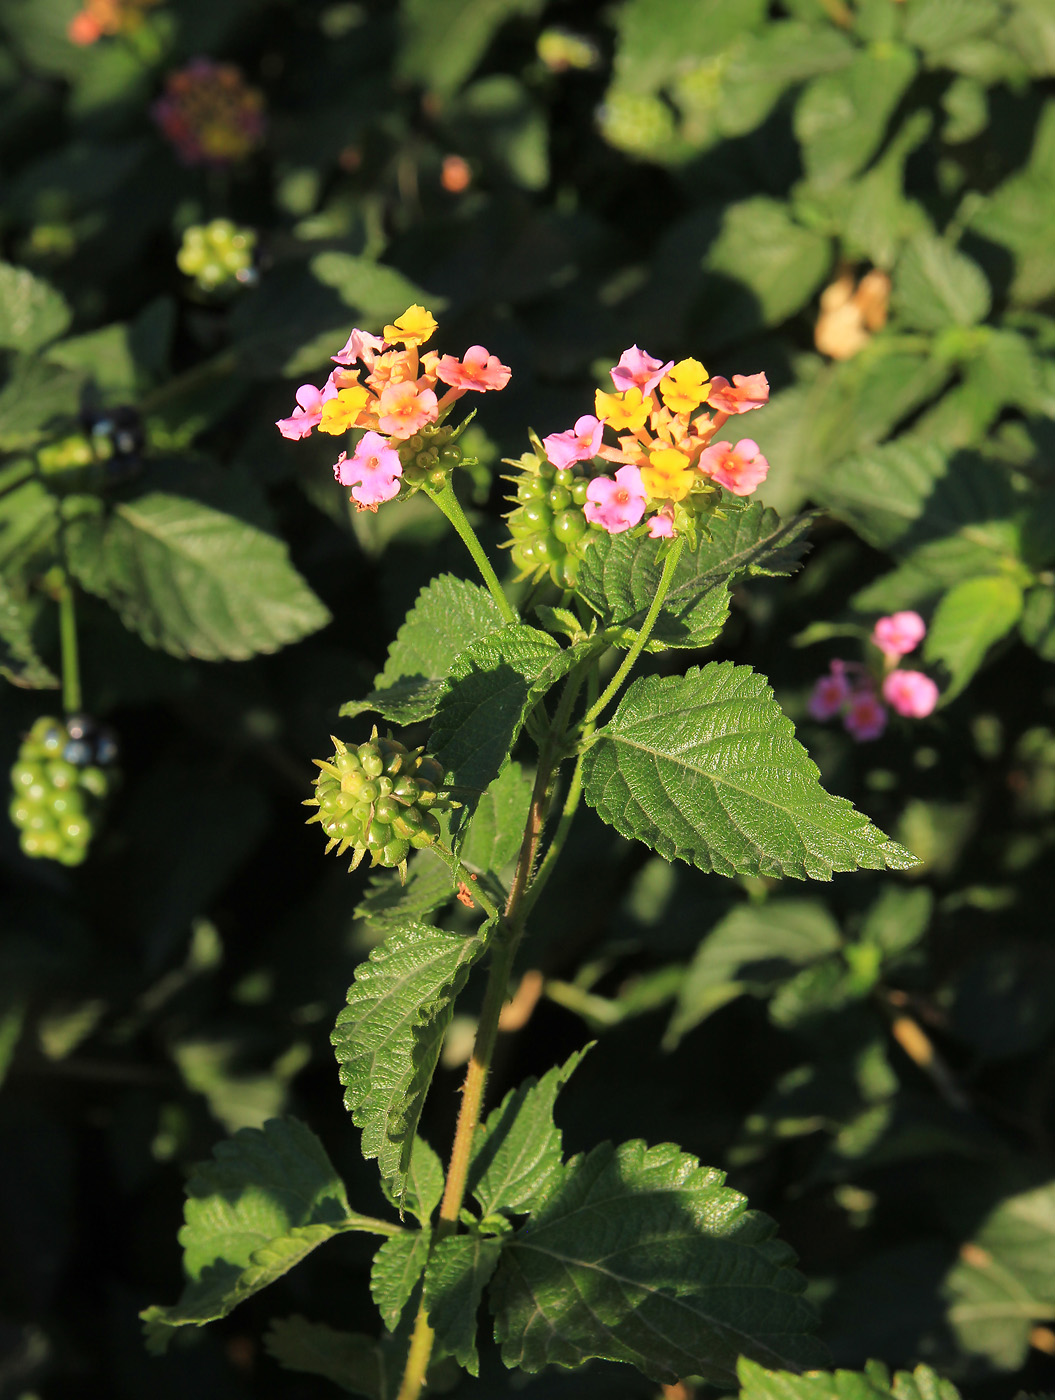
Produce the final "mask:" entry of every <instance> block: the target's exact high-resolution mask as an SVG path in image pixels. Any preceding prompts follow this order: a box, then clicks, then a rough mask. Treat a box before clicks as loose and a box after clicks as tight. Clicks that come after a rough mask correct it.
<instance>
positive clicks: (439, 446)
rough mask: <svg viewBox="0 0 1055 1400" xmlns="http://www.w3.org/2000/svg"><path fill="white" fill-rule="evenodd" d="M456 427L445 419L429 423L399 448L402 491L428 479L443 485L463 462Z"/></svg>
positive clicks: (406, 491)
mask: <svg viewBox="0 0 1055 1400" xmlns="http://www.w3.org/2000/svg"><path fill="white" fill-rule="evenodd" d="M454 431H455V430H454V429H453V428H448V427H447V426H446V425H445V424H443V423H426V424H425V426H424V427H423V428H422V429H421V431H420V432H417V433H415V434H414V436H413V437H410V438H407V439H406V441H405V442H401V443H400V444H399V446H398V448H397V450H398V452H399V460H400V462H402V464H403V478H402V481H403V486H402V494H404V495H408V496H409V495H410V494H411V493H412V492H414V491H416V490H417V489H418V488H419V487H420V486H423V485H425V483H426V482H427V483H428V484H429V485H430V486H432V487H440V486H442V485H443V483H444V482H445V481H446V479H447V478H448V477H449V476H450V474H451V472H452V471H453V470H454V468H455V467H457V466H460V465H461V463H462V461H463V457H462V450H461V448H460V447H459V446H458V444H457V442H456V441H455V440H454Z"/></svg>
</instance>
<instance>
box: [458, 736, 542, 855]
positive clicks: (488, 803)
mask: <svg viewBox="0 0 1055 1400" xmlns="http://www.w3.org/2000/svg"><path fill="white" fill-rule="evenodd" d="M532 787H533V783H532V780H531V778H530V777H529V776H528V775H527V774H526V773H525V772H524V770H523V768H521V766H520V764H519V763H507V764H506V766H505V767H504V768H503V769H502V771H501V773H499V775H498V777H497V778H495V780H494V782H493V783H491V784H490V785H489V786H488V788H487V791H486V792H485V793H484V795H483V796H482V797H481V798H480V801H479V802H478V803H477V806H476V811H475V812H474V813H473V819H472V823H471V824H470V826H469V830H468V833H467V834H466V837H465V840H464V842H463V843H462V847H461V859H462V862H463V864H465V865H468V866H469V867H470V868H471V869H473V870H478V871H480V872H482V873H487V872H489V871H494V872H495V873H496V874H497V873H498V872H500V871H501V870H502V869H503V868H504V867H505V866H506V865H508V864H509V862H510V861H511V860H513V858H514V857H515V856H516V855H517V853H518V852H519V850H520V843H521V840H522V839H523V835H524V824H525V823H526V821H527V815H528V808H529V807H530V806H531V790H532Z"/></svg>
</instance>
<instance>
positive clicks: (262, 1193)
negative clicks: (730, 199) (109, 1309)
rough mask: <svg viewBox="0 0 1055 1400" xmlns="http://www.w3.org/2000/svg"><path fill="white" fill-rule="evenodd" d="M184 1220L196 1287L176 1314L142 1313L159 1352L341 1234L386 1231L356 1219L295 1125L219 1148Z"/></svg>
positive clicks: (322, 1158)
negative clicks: (177, 1333) (179, 1333)
mask: <svg viewBox="0 0 1055 1400" xmlns="http://www.w3.org/2000/svg"><path fill="white" fill-rule="evenodd" d="M184 1219H185V1221H186V1223H185V1224H184V1226H183V1228H182V1230H180V1234H179V1238H180V1243H181V1244H182V1245H183V1267H184V1269H185V1270H186V1272H187V1274H188V1275H189V1277H190V1282H189V1283H188V1284H187V1286H186V1287H185V1288H184V1290H183V1294H182V1296H181V1298H180V1300H179V1302H178V1303H176V1304H175V1305H174V1306H173V1307H170V1308H161V1307H151V1308H147V1309H146V1311H145V1312H143V1313H141V1314H140V1316H141V1317H142V1318H143V1321H144V1322H145V1323H146V1333H147V1344H148V1346H149V1347H150V1349H151V1350H153V1351H164V1350H165V1348H166V1347H167V1345H168V1342H169V1339H170V1337H171V1334H172V1332H173V1331H174V1330H175V1329H176V1328H178V1327H185V1326H187V1325H193V1326H196V1327H200V1326H201V1325H202V1324H203V1323H206V1322H212V1321H214V1320H215V1319H216V1318H218V1317H226V1316H227V1314H228V1313H229V1312H230V1311H231V1309H232V1308H234V1307H237V1305H238V1304H239V1303H241V1302H242V1301H243V1300H244V1299H246V1298H248V1297H250V1296H251V1295H252V1294H254V1293H258V1292H259V1291H260V1289H262V1288H266V1287H267V1285H268V1284H269V1283H273V1282H274V1281H275V1279H277V1278H280V1277H281V1276H282V1275H283V1274H285V1273H287V1272H288V1271H289V1270H290V1269H292V1268H293V1266H294V1265H295V1264H299V1263H300V1261H301V1260H302V1259H303V1258H304V1257H305V1255H307V1254H310V1253H311V1251H312V1250H313V1249H315V1248H316V1246H318V1245H320V1244H323V1243H325V1241H326V1240H328V1239H332V1238H333V1236H334V1235H338V1234H343V1233H344V1232H345V1231H348V1230H373V1231H375V1232H377V1230H376V1227H377V1226H378V1224H379V1223H380V1222H378V1221H374V1220H370V1219H369V1218H368V1217H366V1216H362V1215H356V1214H354V1213H353V1212H352V1210H351V1209H350V1207H349V1205H348V1198H347V1196H346V1195H345V1191H344V1184H343V1182H342V1181H341V1180H340V1178H339V1177H338V1176H337V1173H336V1172H335V1171H334V1169H333V1166H332V1165H331V1163H330V1159H329V1158H328V1157H327V1156H326V1153H325V1151H324V1150H323V1147H322V1144H321V1143H320V1142H319V1140H318V1138H317V1137H316V1136H315V1134H314V1133H312V1132H311V1131H310V1130H309V1129H308V1128H306V1127H305V1126H304V1125H303V1123H299V1122H298V1121H297V1120H296V1119H295V1118H272V1119H270V1120H269V1122H267V1123H265V1124H264V1126H263V1128H243V1129H242V1130H241V1132H238V1133H236V1134H235V1135H234V1137H233V1138H230V1139H229V1140H228V1141H225V1142H220V1143H218V1144H217V1145H216V1147H215V1148H214V1150H213V1160H212V1161H211V1162H202V1163H199V1165H198V1166H197V1167H196V1168H195V1170H194V1173H193V1175H192V1176H191V1178H190V1181H189V1182H188V1183H187V1204H186V1206H185V1208H184ZM386 1228H387V1227H386Z"/></svg>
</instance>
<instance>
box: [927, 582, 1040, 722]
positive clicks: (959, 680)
mask: <svg viewBox="0 0 1055 1400" xmlns="http://www.w3.org/2000/svg"><path fill="white" fill-rule="evenodd" d="M1021 615H1022V589H1021V588H1020V587H1019V585H1018V584H1017V583H1016V582H1015V580H1014V579H1011V578H1007V577H1006V576H1005V575H994V576H993V577H991V578H971V579H967V580H965V582H963V583H960V584H957V585H956V587H955V588H951V589H950V590H949V592H948V593H946V594H945V596H944V597H943V598H942V600H941V602H940V603H939V604H938V606H937V608H936V609H935V612H934V616H933V618H932V619H931V624H930V628H929V630H928V632H927V639H926V642H925V643H924V646H923V658H924V660H925V661H928V662H935V661H937V662H941V663H942V664H943V665H944V666H945V667H946V669H947V670H948V672H949V684H948V686H947V687H946V688H945V690H944V692H943V694H942V703H943V704H946V705H947V704H948V703H949V701H950V700H954V699H955V698H956V696H957V695H959V694H960V692H961V691H962V690H963V689H964V687H965V686H966V685H967V683H968V681H969V680H970V679H971V677H972V676H973V675H974V673H975V672H976V671H977V670H978V668H979V666H981V664H982V662H983V661H984V660H985V655H986V652H987V651H988V650H989V648H990V647H991V646H992V645H993V643H994V642H998V641H999V640H1000V638H1001V637H1004V636H1006V635H1007V633H1008V632H1010V631H1011V629H1012V627H1014V625H1015V623H1016V622H1017V621H1018V619H1019V618H1020V617H1021Z"/></svg>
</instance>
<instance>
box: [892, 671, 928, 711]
mask: <svg viewBox="0 0 1055 1400" xmlns="http://www.w3.org/2000/svg"><path fill="white" fill-rule="evenodd" d="M883 699H884V700H885V701H886V702H887V704H888V705H890V706H891V707H892V708H893V709H895V710H897V712H898V714H899V715H906V716H907V717H908V718H909V719H925V718H926V716H927V715H929V714H930V713H931V712H932V711H933V709H934V707H935V705H937V703H938V687H937V686H936V685H935V684H934V682H933V681H932V680H931V678H930V676H925V675H924V674H923V672H922V671H891V672H890V675H889V676H887V677H886V679H885V680H884V681H883Z"/></svg>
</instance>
